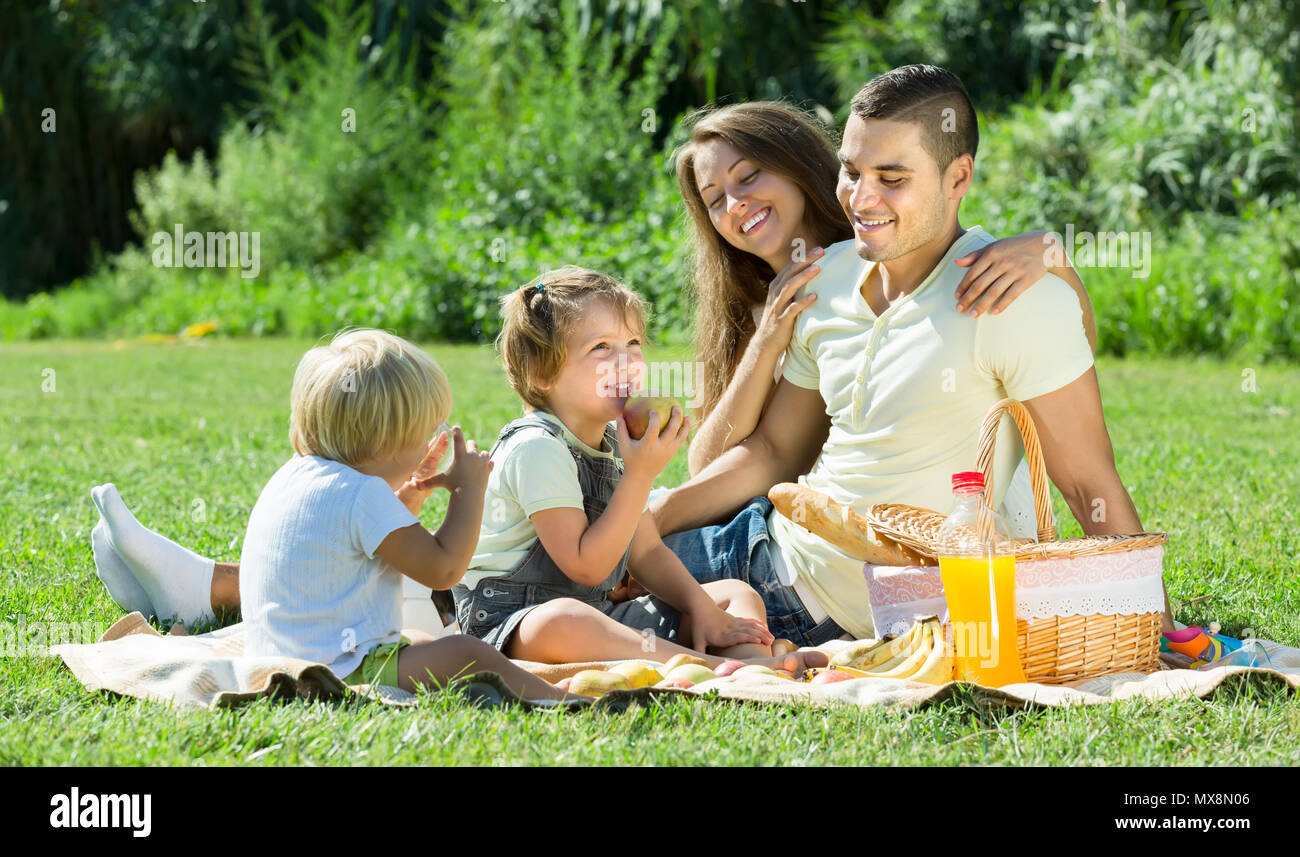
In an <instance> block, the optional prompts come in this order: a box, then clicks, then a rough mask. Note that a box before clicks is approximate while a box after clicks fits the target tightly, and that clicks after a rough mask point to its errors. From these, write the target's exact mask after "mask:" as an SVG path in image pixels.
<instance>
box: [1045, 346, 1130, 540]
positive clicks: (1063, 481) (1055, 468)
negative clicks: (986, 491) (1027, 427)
mask: <svg viewBox="0 0 1300 857" xmlns="http://www.w3.org/2000/svg"><path fill="white" fill-rule="evenodd" d="M1024 404H1025V408H1026V409H1028V411H1029V415H1030V416H1032V417H1033V418H1034V427H1035V428H1036V429H1038V439H1039V441H1040V443H1041V445H1042V448H1043V461H1044V463H1046V465H1047V475H1048V478H1050V479H1051V480H1052V483H1053V484H1054V485H1056V487H1057V490H1059V491H1060V492H1061V495H1062V496H1063V497H1064V498H1065V502H1067V503H1068V504H1069V505H1070V511H1071V512H1073V513H1074V517H1075V520H1077V521H1078V522H1079V524H1080V526H1082V527H1083V531H1084V532H1085V533H1087V534H1088V535H1090V536H1091V535H1104V534H1111V533H1140V532H1142V522H1141V521H1140V520H1138V513H1137V507H1135V506H1134V505H1133V500H1132V499H1131V498H1130V497H1129V495H1128V491H1127V490H1126V489H1125V488H1124V482H1123V480H1121V479H1120V478H1119V473H1118V471H1116V470H1115V451H1114V449H1113V448H1112V447H1111V443H1110V433H1109V432H1107V431H1106V420H1105V418H1104V417H1103V416H1102V411H1101V390H1100V389H1099V388H1098V386H1097V370H1096V369H1095V368H1090V369H1088V371H1087V372H1084V373H1083V374H1082V375H1080V376H1079V377H1078V378H1076V379H1075V380H1074V381H1071V382H1070V383H1069V384H1066V385H1065V386H1064V387H1061V388H1060V389H1058V390H1055V391H1053V392H1051V393H1047V394H1046V395H1043V396H1038V397H1037V398H1034V399H1028V400H1026V401H1025V403H1024Z"/></svg>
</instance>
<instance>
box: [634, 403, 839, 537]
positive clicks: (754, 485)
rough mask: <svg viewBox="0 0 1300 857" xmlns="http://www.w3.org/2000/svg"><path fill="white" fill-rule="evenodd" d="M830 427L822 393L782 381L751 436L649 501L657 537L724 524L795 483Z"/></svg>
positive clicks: (814, 454)
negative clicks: (746, 506) (785, 484)
mask: <svg viewBox="0 0 1300 857" xmlns="http://www.w3.org/2000/svg"><path fill="white" fill-rule="evenodd" d="M830 427H831V421H830V417H829V416H827V414H826V403H825V402H824V401H822V396H821V393H820V392H818V391H817V390H813V389H807V388H804V387H800V386H798V385H797V384H792V383H790V382H789V381H787V380H786V379H784V378H782V379H781V381H780V382H779V383H778V384H777V387H776V393H775V394H774V395H773V396H772V401H771V403H769V404H768V406H767V409H766V410H765V411H763V417H762V419H761V420H760V421H759V424H758V427H757V428H756V429H754V432H753V434H751V435H750V436H749V437H747V438H746V439H745V440H743V441H742V442H740V443H738V444H736V445H735V446H733V447H732V448H731V449H729V450H727V452H725V453H723V454H722V455H720V456H718V457H717V458H715V459H714V460H713V463H712V464H710V465H709V466H708V467H706V468H704V469H703V470H701V471H700V472H699V473H697V474H696V475H695V476H694V477H693V478H692V479H691V480H690V481H688V482H686V483H685V484H683V485H682V486H680V487H678V488H676V489H674V490H673V491H671V492H669V493H668V494H667V495H666V496H661V497H657V498H656V499H655V500H654V501H652V502H651V504H650V506H651V508H650V510H651V512H652V513H653V514H654V517H655V524H656V526H657V527H658V528H659V532H660V533H676V532H680V531H682V530H689V529H692V528H694V527H702V526H705V525H707V524H711V523H714V522H715V521H719V520H723V519H725V518H726V517H728V516H729V515H734V514H735V513H736V511H737V510H739V509H740V508H741V507H742V506H744V504H745V503H746V502H747V501H749V500H751V499H752V498H754V497H757V496H760V495H765V494H767V490H768V489H769V488H771V487H772V486H773V485H775V484H777V483H778V482H793V481H795V480H796V479H798V478H799V477H800V476H801V475H803V474H804V473H807V472H808V471H809V470H810V469H812V466H813V462H815V461H816V460H817V456H818V454H819V453H820V452H821V448H822V444H824V443H825V442H826V436H827V434H829V432H830Z"/></svg>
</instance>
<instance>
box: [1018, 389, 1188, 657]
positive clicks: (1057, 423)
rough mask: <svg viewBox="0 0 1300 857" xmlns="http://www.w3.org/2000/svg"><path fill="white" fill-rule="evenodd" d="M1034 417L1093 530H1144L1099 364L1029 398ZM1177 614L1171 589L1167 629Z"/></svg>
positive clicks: (1064, 485)
mask: <svg viewBox="0 0 1300 857" xmlns="http://www.w3.org/2000/svg"><path fill="white" fill-rule="evenodd" d="M1024 404H1025V408H1026V409H1027V410H1028V411H1029V415H1030V416H1031V417H1033V418H1034V427H1035V428H1037V429H1038V440H1039V443H1040V444H1041V446H1042V448H1043V463H1044V464H1046V465H1047V475H1048V478H1050V479H1051V480H1052V483H1053V484H1055V485H1056V488H1057V490H1059V491H1060V492H1061V495H1062V496H1063V497H1065V502H1067V503H1069V504H1070V511H1071V512H1073V513H1074V518H1075V520H1077V521H1078V522H1079V524H1080V525H1081V526H1082V527H1083V531H1084V532H1085V533H1087V534H1088V535H1090V536H1095V535H1108V534H1129V533H1140V532H1142V531H1143V530H1142V522H1141V521H1140V520H1138V513H1137V508H1136V507H1135V506H1134V505H1133V500H1132V498H1130V497H1129V495H1128V491H1127V490H1126V489H1125V488H1124V483H1123V481H1122V480H1121V479H1120V478H1119V472H1118V471H1116V470H1115V451H1114V449H1113V448H1112V447H1111V444H1110V433H1109V432H1107V431H1106V420H1105V419H1104V418H1103V416H1102V412H1101V390H1100V389H1099V388H1098V386H1097V370H1096V369H1095V368H1091V369H1089V370H1088V371H1087V372H1084V373H1083V374H1082V375H1080V376H1079V377H1078V378H1077V379H1075V380H1074V381H1071V382H1070V383H1069V384H1066V385H1065V386H1064V387H1062V388H1060V389H1059V390H1056V391H1054V392H1051V393H1047V394H1046V395H1042V396H1038V397H1037V398H1033V399H1026V400H1025V403H1024ZM1173 619H1174V614H1173V609H1172V608H1171V607H1170V604H1169V592H1168V589H1166V591H1165V615H1164V620H1163V621H1162V622H1161V628H1160V630H1161V631H1164V632H1166V633H1168V632H1170V631H1172V630H1174V622H1173Z"/></svg>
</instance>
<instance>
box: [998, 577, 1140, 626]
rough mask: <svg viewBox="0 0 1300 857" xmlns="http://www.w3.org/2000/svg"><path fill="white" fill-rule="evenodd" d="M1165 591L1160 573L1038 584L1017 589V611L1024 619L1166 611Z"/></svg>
mask: <svg viewBox="0 0 1300 857" xmlns="http://www.w3.org/2000/svg"><path fill="white" fill-rule="evenodd" d="M1164 610H1165V592H1164V587H1163V586H1161V578H1160V577H1158V576H1154V575H1153V576H1151V577H1140V578H1137V579H1135V580H1116V581H1112V582H1110V583H1107V584H1106V585H1105V586H1098V585H1097V584H1095V583H1090V584H1082V585H1074V586H1036V587H1034V588H1032V589H1029V588H1023V589H1022V588H1019V587H1017V589H1016V615H1017V616H1018V617H1019V618H1021V619H1026V620H1028V619H1050V618H1052V617H1054V616H1087V615H1089V614H1092V613H1102V614H1105V615H1108V616H1123V615H1128V614H1132V613H1163V612H1164Z"/></svg>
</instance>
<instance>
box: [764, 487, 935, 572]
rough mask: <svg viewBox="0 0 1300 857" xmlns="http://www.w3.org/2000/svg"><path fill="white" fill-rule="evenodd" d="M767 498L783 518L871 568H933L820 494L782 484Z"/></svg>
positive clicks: (856, 515)
mask: <svg viewBox="0 0 1300 857" xmlns="http://www.w3.org/2000/svg"><path fill="white" fill-rule="evenodd" d="M767 497H768V499H769V500H771V501H772V505H774V506H776V509H777V511H778V512H780V513H781V514H782V515H785V516H786V517H787V518H789V519H790V520H791V521H794V522H795V523H796V524H798V525H799V526H801V527H803V528H804V529H805V530H807V531H808V532H810V533H812V534H813V535H815V536H820V537H821V538H823V539H825V540H826V541H828V542H830V543H831V544H833V545H835V547H837V548H839V549H840V550H842V551H844V552H845V553H846V554H848V555H849V556H851V557H853V558H854V559H860V560H862V561H863V562H869V563H871V564H873V565H933V563H932V562H930V561H928V560H925V559H922V558H921V557H920V556H918V555H917V554H915V553H913V552H912V551H911V550H909V549H908V548H905V547H903V546H902V545H899V544H897V543H895V542H892V541H886V540H885V539H883V538H882V537H881V536H880V535H879V534H878V533H876V531H875V530H873V529H872V528H871V525H870V524H868V523H867V520H866V519H865V518H863V517H862V516H861V515H859V514H858V513H857V512H854V511H853V510H852V509H851V508H849V507H848V506H844V505H841V504H840V503H837V502H835V501H834V500H832V499H831V498H830V497H827V496H826V495H825V494H823V493H821V492H820V491H814V490H813V489H811V488H807V487H805V486H803V485H799V484H798V483H795V482H782V483H780V484H778V485H773V486H772V489H771V490H770V491H768V492H767Z"/></svg>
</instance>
